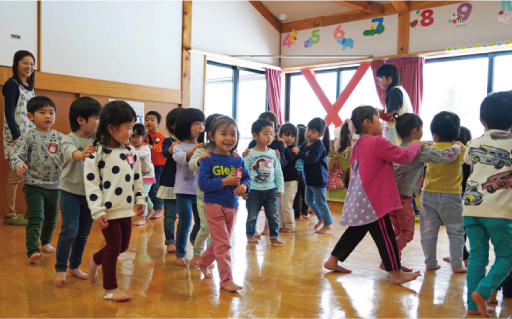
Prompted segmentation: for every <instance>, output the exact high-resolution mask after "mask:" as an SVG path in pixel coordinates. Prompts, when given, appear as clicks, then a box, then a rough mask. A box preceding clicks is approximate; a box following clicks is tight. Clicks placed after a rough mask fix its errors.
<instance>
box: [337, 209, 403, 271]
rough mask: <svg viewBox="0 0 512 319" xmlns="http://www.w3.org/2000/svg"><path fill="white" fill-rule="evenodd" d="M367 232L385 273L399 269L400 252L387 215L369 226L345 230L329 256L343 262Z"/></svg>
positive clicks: (351, 227)
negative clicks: (377, 251)
mask: <svg viewBox="0 0 512 319" xmlns="http://www.w3.org/2000/svg"><path fill="white" fill-rule="evenodd" d="M367 232H370V235H372V238H373V241H374V242H375V244H376V245H377V248H378V249H379V254H380V257H381V258H382V263H383V264H384V267H385V269H386V271H393V270H399V269H401V265H400V252H399V251H398V247H397V246H396V239H395V232H394V231H393V225H391V218H389V215H386V216H384V217H381V218H379V219H378V220H376V221H374V222H373V223H371V224H367V225H363V226H350V227H349V228H347V230H345V232H344V233H343V235H342V236H341V238H340V240H339V241H338V243H337V244H336V246H335V247H334V250H333V251H332V253H331V255H332V256H334V257H336V258H338V259H339V260H340V261H341V262H343V261H345V259H347V258H348V256H349V255H350V253H352V251H353V250H354V249H355V248H356V247H357V245H359V243H360V242H361V240H363V238H364V236H366V233H367Z"/></svg>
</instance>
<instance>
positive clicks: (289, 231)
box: [280, 228, 293, 234]
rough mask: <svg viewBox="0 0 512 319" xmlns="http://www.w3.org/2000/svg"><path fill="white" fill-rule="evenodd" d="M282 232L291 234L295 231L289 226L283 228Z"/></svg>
mask: <svg viewBox="0 0 512 319" xmlns="http://www.w3.org/2000/svg"><path fill="white" fill-rule="evenodd" d="M280 232H281V233H286V234H289V233H293V229H288V228H283V230H282V231H280Z"/></svg>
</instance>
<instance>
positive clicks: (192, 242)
mask: <svg viewBox="0 0 512 319" xmlns="http://www.w3.org/2000/svg"><path fill="white" fill-rule="evenodd" d="M190 244H191V245H192V247H194V241H193V240H192V239H190Z"/></svg>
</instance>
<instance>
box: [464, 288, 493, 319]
mask: <svg viewBox="0 0 512 319" xmlns="http://www.w3.org/2000/svg"><path fill="white" fill-rule="evenodd" d="M471 298H473V301H474V302H475V303H476V306H477V307H478V310H468V315H482V316H484V317H485V318H489V313H490V312H493V311H494V309H492V308H490V307H487V303H486V302H485V299H484V297H482V295H481V294H480V293H478V292H477V291H473V293H472V294H471Z"/></svg>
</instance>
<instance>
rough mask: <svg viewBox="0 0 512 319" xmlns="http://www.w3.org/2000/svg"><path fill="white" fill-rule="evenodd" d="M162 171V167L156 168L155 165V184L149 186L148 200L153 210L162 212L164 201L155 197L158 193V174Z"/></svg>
mask: <svg viewBox="0 0 512 319" xmlns="http://www.w3.org/2000/svg"><path fill="white" fill-rule="evenodd" d="M163 169H164V165H158V166H157V165H155V180H156V183H154V184H153V185H152V186H151V189H150V190H149V198H150V199H151V201H152V202H153V209H154V210H162V208H163V207H164V200H163V199H161V198H158V197H156V194H157V193H158V189H159V188H160V173H162V170H163Z"/></svg>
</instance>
